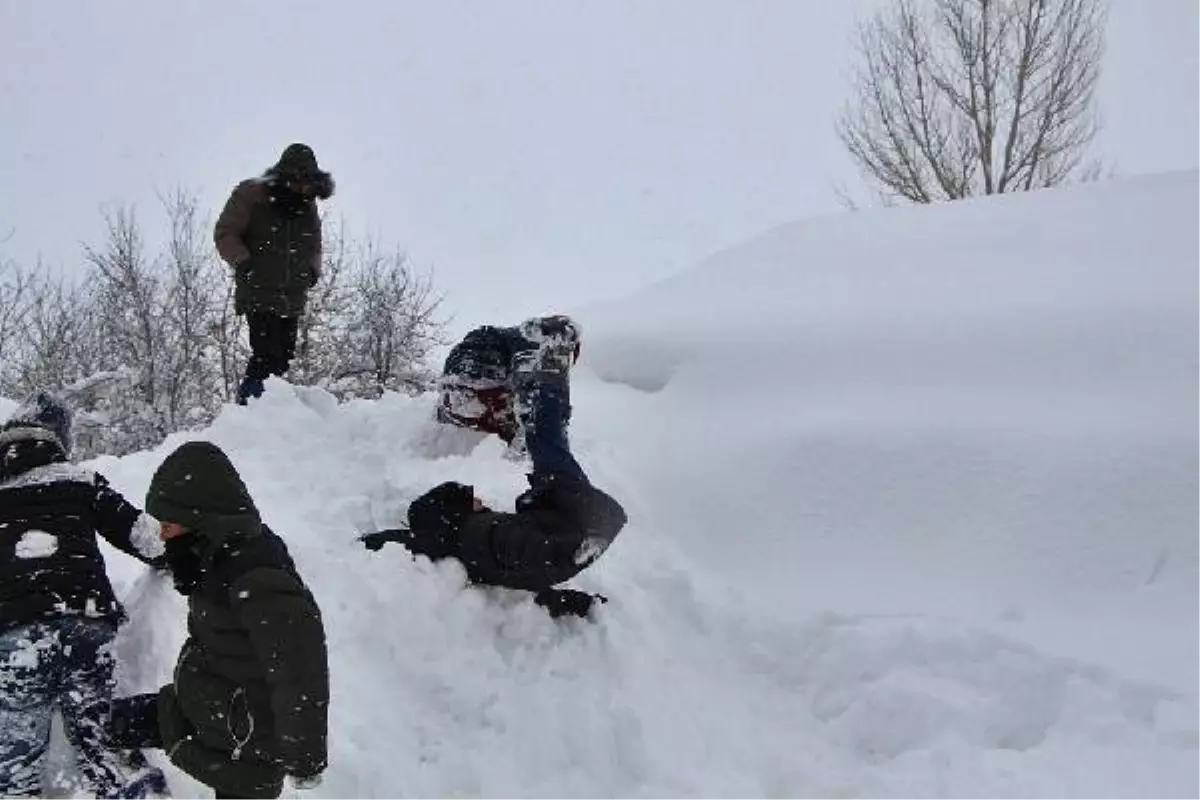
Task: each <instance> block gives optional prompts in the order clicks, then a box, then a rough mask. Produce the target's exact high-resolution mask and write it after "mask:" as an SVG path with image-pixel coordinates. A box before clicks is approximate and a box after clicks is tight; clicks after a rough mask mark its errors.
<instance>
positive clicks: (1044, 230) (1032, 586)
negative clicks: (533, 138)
mask: <svg viewBox="0 0 1200 800" xmlns="http://www.w3.org/2000/svg"><path fill="white" fill-rule="evenodd" d="M1196 185H1197V179H1196V176H1195V175H1194V174H1189V175H1185V176H1172V177H1165V178H1161V179H1156V180H1146V181H1135V182H1130V183H1120V184H1112V185H1105V186H1095V187H1087V188H1083V189H1078V190H1068V191H1061V192H1046V193H1040V194H1035V195H1030V196H1026V197H1010V198H1001V199H996V200H989V201H985V202H978V203H964V204H961V205H957V206H945V207H938V208H932V209H903V210H896V211H888V212H883V213H871V214H861V215H848V216H846V217H844V218H837V219H833V220H829V221H822V222H813V223H805V224H800V225H797V226H795V227H790V228H785V229H781V230H779V231H776V232H773V233H771V234H769V235H768V236H766V237H765V238H764V239H762V240H760V241H757V242H754V243H751V244H750V245H747V246H746V247H745V248H738V249H734V250H731V251H728V252H726V253H724V254H722V255H721V256H718V257H717V258H715V259H714V260H712V261H710V262H708V263H707V264H705V265H702V266H701V267H700V268H698V269H697V270H694V271H693V272H690V273H688V274H685V275H682V276H680V277H679V278H678V279H676V280H674V281H671V282H669V283H667V284H664V285H662V286H660V287H657V288H654V289H652V290H650V291H648V292H646V293H645V294H643V295H641V296H639V297H636V298H633V299H631V300H630V301H628V302H626V303H623V304H618V305H615V306H612V307H608V308H601V309H593V310H592V311H590V312H587V314H586V315H585V316H583V322H584V325H585V329H586V330H587V331H588V341H587V342H585V344H584V351H583V353H584V355H583V358H584V361H583V362H582V363H581V366H580V368H579V369H578V371H577V375H576V376H575V379H574V381H573V392H574V396H573V402H574V406H575V422H574V423H573V440H574V443H575V445H576V448H577V450H578V451H579V453H580V458H581V461H582V462H583V463H584V466H585V468H586V469H588V470H589V472H590V474H591V476H592V478H593V480H594V481H595V482H596V483H597V484H598V485H600V486H602V487H604V488H606V489H608V490H610V491H611V492H612V493H613V494H614V495H615V496H617V497H618V498H620V499H621V500H622V501H623V502H624V503H625V504H626V506H627V508H628V510H629V512H630V516H631V523H630V525H629V527H628V528H627V529H626V531H625V532H624V533H622V535H621V537H619V538H618V540H617V541H616V543H615V544H614V545H613V547H612V548H611V549H610V550H609V551H608V553H607V554H606V555H605V556H604V557H603V558H602V559H601V560H600V561H599V562H598V564H597V565H596V566H595V567H594V568H593V569H592V570H590V571H589V572H588V573H586V574H585V576H583V577H582V578H581V579H580V580H579V581H578V585H580V586H581V587H583V588H589V589H594V590H598V591H601V592H603V593H605V594H606V595H608V596H609V597H610V598H612V602H610V603H609V604H608V605H607V606H605V607H603V608H602V609H601V613H600V619H599V620H598V621H597V622H596V623H586V622H581V621H567V622H554V621H551V620H550V619H548V618H547V617H546V616H545V614H544V613H542V612H541V610H540V609H537V608H536V607H534V606H532V604H531V603H530V602H528V600H526V599H524V598H522V597H520V596H518V595H515V594H506V593H504V592H500V591H495V590H493V591H482V590H468V589H464V588H463V585H462V575H461V572H460V571H459V570H457V569H456V568H453V567H450V566H437V567H435V566H432V565H430V564H429V563H428V562H427V561H425V560H420V561H413V560H411V559H409V558H406V557H405V556H404V555H403V552H402V551H400V550H398V549H395V548H394V547H390V546H389V547H388V548H385V549H384V550H383V551H382V552H380V553H369V552H367V551H365V550H363V549H361V547H359V546H358V545H357V544H356V543H355V542H354V535H355V533H356V532H358V531H362V530H367V529H370V528H376V527H384V526H387V525H389V524H393V523H396V522H400V521H401V520H402V519H403V512H404V509H405V507H406V504H407V502H408V501H409V500H410V499H411V498H413V497H414V496H416V495H417V494H418V493H419V492H421V491H423V490H424V489H426V488H428V487H429V486H431V485H433V484H434V483H436V482H439V481H442V480H447V479H451V478H453V479H458V480H462V481H464V482H468V483H473V484H475V485H476V486H477V488H478V490H479V492H480V493H481V494H482V495H483V496H484V497H486V498H488V499H489V500H492V501H494V502H495V503H496V504H498V505H501V506H508V505H509V504H510V503H511V499H512V497H513V496H514V495H515V494H516V492H517V491H518V490H519V489H520V488H521V486H522V476H521V475H520V472H519V470H518V469H517V467H516V466H515V465H513V464H511V463H510V462H507V461H505V460H503V459H502V458H501V457H500V446H499V444H498V443H497V442H494V441H487V442H484V443H483V444H482V445H480V446H479V447H477V448H475V449H474V450H473V451H472V450H471V449H470V448H469V447H467V446H465V445H464V442H463V441H462V439H461V437H456V436H453V435H449V434H447V433H445V432H439V431H437V430H436V429H435V427H434V426H433V425H432V423H431V422H430V418H431V413H432V398H431V397H422V398H417V399H415V400H412V399H406V398H401V397H396V396H389V397H385V398H384V399H383V400H381V401H379V402H377V403H369V402H355V403H350V404H347V405H343V406H338V405H336V404H335V403H334V402H333V400H332V399H331V398H330V397H328V396H327V395H325V394H323V393H321V392H319V391H312V390H303V389H292V388H290V387H287V386H286V385H284V384H282V383H279V382H272V384H271V385H270V386H269V388H268V392H267V394H266V396H265V397H264V398H263V399H262V400H261V401H259V402H257V403H255V404H253V405H252V406H251V407H250V408H246V409H243V408H236V407H231V408H229V409H227V410H226V411H225V412H224V413H223V414H222V415H221V417H220V418H219V419H218V420H217V421H216V422H215V424H214V425H213V426H212V428H211V429H210V430H208V431H206V432H205V433H204V434H203V438H208V439H211V440H212V441H215V442H216V443H217V444H219V445H221V446H222V447H223V448H225V449H226V450H227V451H228V452H229V454H230V456H231V458H232V459H233V462H234V464H235V465H237V467H238V468H239V469H240V470H241V472H242V474H243V477H244V478H245V480H246V482H247V484H248V486H249V487H250V490H251V492H252V493H253V494H254V497H255V500H256V502H257V504H258V505H259V507H260V509H261V511H262V512H263V515H264V517H265V519H266V521H267V522H268V523H269V524H270V525H271V526H272V527H273V528H274V529H275V530H276V531H278V532H279V533H280V534H281V535H282V536H283V537H284V538H285V539H286V540H287V542H288V544H289V547H290V548H291V549H292V552H293V555H294V556H295V558H296V560H297V563H298V565H299V567H300V570H301V571H302V573H303V574H304V575H305V577H306V579H307V580H308V582H309V584H310V586H311V587H312V588H313V590H314V592H315V594H316V595H317V598H318V599H319V601H320V602H321V604H322V608H323V610H324V614H325V619H326V625H327V629H328V632H329V645H330V652H331V660H332V661H331V669H332V680H333V686H332V689H333V697H332V705H331V725H332V729H331V737H330V741H331V761H330V768H329V772H328V774H327V776H326V782H325V784H324V785H323V786H322V787H321V789H320V790H319V791H318V792H317V794H320V795H321V796H331V797H332V796H338V797H348V796H366V797H375V796H416V795H420V796H444V795H488V796H495V795H504V796H550V795H555V796H563V795H566V796H579V795H589V796H603V795H622V796H624V795H686V796H697V795H702V796H717V795H738V796H768V795H769V796H775V795H819V796H835V795H836V796H845V795H869V796H883V795H886V796H980V795H986V796H1106V797H1107V796H1146V797H1149V796H1155V797H1160V796H1195V795H1196V794H1197V793H1198V792H1200V786H1198V785H1197V773H1196V763H1197V747H1198V739H1200V736H1198V733H1197V723H1196V715H1197V699H1196V677H1197V674H1196V673H1197V668H1196V650H1197V647H1196V635H1197V619H1196V591H1197V569H1196V472H1197V465H1196V439H1197V437H1196V419H1195V414H1196V336H1195V331H1196V325H1195V313H1196V312H1195V298H1196V275H1195V267H1196V262H1197V258H1196V250H1195V248H1196V238H1195V222H1196V219H1197V216H1198V215H1197V208H1196ZM593 373H595V374H593ZM597 375H598V376H599V378H600V379H598V378H597ZM185 438H190V437H173V438H172V439H171V440H170V441H168V442H167V443H166V444H164V446H163V447H161V448H159V449H158V450H156V451H155V452H153V453H141V454H136V455H133V456H129V457H126V458H123V459H119V460H118V459H108V458H105V459H99V460H97V462H95V464H94V465H93V466H95V467H96V468H98V469H99V470H100V471H101V472H103V473H104V474H106V475H107V476H108V477H110V478H111V479H112V481H113V483H114V484H115V485H116V486H117V487H118V488H119V489H121V490H122V491H124V492H126V493H127V494H128V495H129V496H130V497H131V498H133V499H136V500H139V501H140V500H141V498H142V497H143V496H144V491H145V488H146V486H147V484H148V482H149V478H150V475H151V473H152V471H153V469H154V468H155V467H156V466H157V464H158V463H159V462H160V461H161V459H162V457H163V455H164V454H165V453H166V452H167V451H168V450H169V449H171V448H173V447H174V446H175V445H177V444H179V442H181V441H183V440H184V439H185ZM448 453H458V454H457V455H446V454H448ZM110 561H111V563H112V564H113V565H114V567H115V568H116V569H118V570H120V571H121V573H122V574H123V575H124V576H125V581H124V585H123V587H122V588H123V590H125V591H126V592H127V593H128V594H127V597H128V599H129V606H130V609H131V612H132V619H131V622H130V624H129V625H128V626H127V627H126V628H125V632H124V634H123V641H122V643H121V655H122V658H123V660H124V664H125V680H126V683H127V689H128V690H130V691H134V690H149V689H153V688H156V687H157V686H158V685H159V684H160V683H161V682H163V681H165V680H168V679H169V676H170V669H171V666H172V665H173V659H174V656H175V654H176V652H177V650H178V646H179V644H180V642H181V640H182V638H183V637H184V630H183V625H182V620H183V605H182V602H181V600H180V599H179V598H177V597H176V596H174V594H173V592H172V591H171V590H170V588H169V586H167V585H165V583H164V582H162V581H161V580H157V579H153V578H141V577H138V576H139V575H140V574H141V573H140V567H136V566H132V562H130V561H129V560H127V559H125V558H124V557H123V556H118V555H116V554H114V555H113V556H111V558H110ZM173 778H174V779H175V780H176V788H177V791H180V793H184V792H186V791H196V790H197V788H198V787H195V786H194V785H193V784H190V783H189V782H188V781H186V780H185V779H183V778H181V777H180V776H178V775H177V774H173Z"/></svg>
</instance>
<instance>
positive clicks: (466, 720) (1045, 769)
mask: <svg viewBox="0 0 1200 800" xmlns="http://www.w3.org/2000/svg"><path fill="white" fill-rule="evenodd" d="M600 388H602V385H601V384H597V383H593V382H590V381H588V380H586V379H585V380H581V381H579V382H578V391H577V395H578V396H579V401H578V403H577V407H578V408H580V410H579V412H578V413H579V414H581V415H582V414H586V413H588V412H589V410H591V411H594V409H589V408H588V406H589V405H590V404H589V403H588V401H587V397H588V396H589V394H593V393H594V392H598V390H599V389H600ZM431 412H432V398H430V397H425V398H418V399H416V400H410V399H406V398H401V397H396V396H388V397H385V398H384V399H383V400H381V401H380V402H378V403H365V402H364V403H351V404H347V405H344V406H334V405H333V404H332V403H329V402H327V398H326V397H324V396H322V395H321V394H320V393H317V392H312V391H310V390H293V389H292V388H291V387H288V386H286V385H285V384H282V383H279V382H273V383H272V385H271V386H270V388H269V391H268V393H267V395H265V396H264V398H263V399H262V401H261V402H260V403H258V404H256V405H255V406H254V407H251V408H249V409H241V408H230V409H228V410H227V411H226V412H225V413H223V414H222V415H221V417H220V418H219V419H218V420H217V421H216V423H215V424H214V425H213V427H212V428H211V429H210V430H209V431H207V432H206V433H205V438H208V439H211V440H212V441H215V442H217V443H218V444H219V445H221V446H222V447H223V448H225V449H227V450H228V452H229V453H230V456H231V458H232V459H233V461H234V463H235V464H236V465H237V466H238V468H239V469H240V470H241V471H242V473H243V476H244V477H245V479H246V482H247V484H248V486H249V487H250V489H251V492H252V493H253V494H254V497H255V499H256V502H257V503H258V505H259V507H260V508H261V510H262V512H263V514H264V517H265V519H266V520H267V522H268V523H269V524H271V525H272V526H273V527H274V528H275V529H276V530H277V531H279V532H280V534H281V535H282V536H284V537H285V538H286V539H287V541H288V544H289V547H290V548H291V549H292V552H293V555H294V556H295V558H296V561H297V564H298V565H299V568H300V570H301V571H302V573H303V574H304V575H305V577H306V579H307V580H308V582H309V584H310V586H311V587H312V588H313V590H314V592H315V594H316V596H317V598H318V600H319V601H320V603H321V606H322V609H323V612H324V614H325V620H326V626H327V630H328V635H329V647H330V654H331V672H332V696H333V700H332V705H331V728H332V732H331V761H330V763H331V766H330V769H329V773H328V775H327V780H326V782H325V784H324V785H323V786H322V789H321V793H322V795H323V796H336V797H350V796H361V797H379V796H396V795H419V796H448V795H472V796H478V795H487V796H518V795H519V796H597V795H614V796H646V795H651V796H665V795H671V796H714V795H747V796H778V795H789V796H790V795H799V794H818V795H846V794H856V795H907V794H913V795H950V796H961V795H964V794H975V793H979V792H980V791H983V792H984V793H986V794H997V795H1012V796H1029V795H1043V794H1050V795H1059V794H1062V795H1091V796H1096V795H1105V796H1108V795H1127V794H1134V795H1136V794H1162V795H1177V794H1181V793H1184V794H1186V793H1187V790H1188V787H1190V786H1191V785H1192V781H1193V779H1194V763H1195V757H1196V738H1197V734H1196V726H1195V724H1194V720H1192V719H1189V715H1190V714H1191V712H1192V710H1193V706H1192V705H1191V703H1192V701H1191V700H1190V699H1188V698H1187V697H1184V696H1181V695H1179V694H1177V693H1175V692H1172V691H1171V690H1169V689H1166V688H1163V687H1160V686H1154V685H1150V684H1143V683H1139V682H1136V681H1129V680H1126V679H1123V678H1120V677H1117V676H1115V675H1113V674H1111V673H1109V672H1107V671H1105V670H1103V669H1100V668H1096V667H1094V666H1088V665H1085V664H1082V663H1076V662H1073V661H1069V660H1064V659H1060V658H1056V657H1053V656H1050V655H1047V654H1045V653H1042V652H1039V651H1037V650H1035V649H1033V648H1030V647H1028V646H1026V645H1022V644H1019V643H1017V642H1014V641H1012V640H1009V639H1006V638H1004V637H1000V636H997V635H995V634H992V633H988V632H985V631H980V630H977V629H973V628H971V627H969V626H966V625H964V624H963V623H961V622H960V621H957V620H951V619H946V620H939V619H934V618H929V617H911V618H902V617H892V618H888V617H868V616H857V617H855V616H843V615H838V614H834V613H828V612H821V611H818V610H817V609H816V608H815V607H814V608H813V609H808V610H806V609H804V608H791V609H786V610H780V609H775V610H771V609H764V608H761V607H759V606H758V605H757V604H756V603H755V602H754V598H753V597H747V596H746V595H745V594H744V593H743V592H740V591H737V590H734V589H732V588H730V587H729V586H727V585H725V584H724V583H723V582H722V581H721V580H720V576H718V575H714V574H711V573H708V572H707V571H706V570H704V569H703V568H701V567H699V566H697V565H695V564H692V563H690V562H689V558H688V556H687V555H686V554H685V553H684V552H682V551H681V550H680V549H678V548H677V547H676V546H675V544H674V542H673V541H672V538H671V536H670V535H668V534H667V532H666V531H664V530H661V529H659V528H658V527H657V526H656V524H655V523H653V522H651V521H650V520H649V519H648V517H647V516H645V515H643V514H641V513H639V511H638V502H637V499H636V498H637V497H638V495H637V492H635V491H633V487H631V486H629V485H626V484H625V483H623V481H622V479H621V476H620V475H619V474H617V473H615V472H609V471H608V469H610V468H611V462H610V461H608V458H609V457H610V456H608V455H606V453H605V451H606V449H607V446H606V444H605V443H603V442H599V441H597V440H594V439H592V438H591V437H590V436H589V435H587V434H580V435H577V436H576V439H577V444H578V449H579V450H580V452H581V457H582V459H583V461H584V463H585V464H586V465H588V466H589V467H590V468H591V472H592V477H593V479H594V480H595V481H596V482H597V483H598V484H600V485H603V486H606V487H608V488H610V489H611V490H612V491H613V492H614V493H616V494H617V495H618V496H621V497H628V498H630V499H631V502H630V507H631V513H632V516H633V521H632V522H631V525H630V527H629V529H628V530H627V531H626V532H625V533H623V534H622V536H621V537H620V538H619V539H618V540H617V542H616V543H615V544H614V546H613V547H612V548H611V549H610V550H609V552H608V553H607V554H606V556H605V557H604V559H602V560H601V561H600V562H599V563H598V564H597V565H596V567H595V568H594V570H593V571H591V572H589V573H587V574H586V575H585V576H583V577H582V579H581V580H580V581H579V585H581V586H583V587H585V588H589V589H594V590H598V591H602V592H604V593H605V594H607V595H608V596H609V597H611V598H612V601H611V602H610V603H609V604H608V605H606V606H604V607H603V609H602V610H601V614H600V617H599V619H598V621H597V622H595V623H588V622H583V621H576V620H571V621H560V622H555V621H552V620H550V619H549V618H548V617H547V616H546V615H545V614H544V613H543V612H542V611H541V610H540V609H538V608H536V607H535V606H533V605H532V603H531V602H530V601H529V599H528V598H527V596H524V595H521V594H519V593H511V592H505V591H502V590H481V589H467V588H465V587H464V578H463V574H462V572H461V570H460V569H458V568H457V567H455V566H453V565H433V564H430V563H429V562H428V561H426V560H424V559H419V560H414V559H412V558H409V557H407V556H406V555H405V553H404V552H403V551H401V550H399V549H396V548H394V547H391V546H389V547H388V548H385V549H384V550H383V551H381V552H379V553H369V552H367V551H366V550H363V549H362V548H361V547H360V546H359V545H358V544H357V543H356V542H354V541H353V537H354V535H355V533H356V532H357V531H359V530H366V529H369V528H373V527H377V526H385V525H388V524H392V523H396V522H399V521H401V520H402V513H403V508H404V506H405V504H406V503H407V501H408V500H409V499H410V498H412V497H413V496H415V494H416V493H417V492H419V491H422V490H423V489H424V488H426V487H428V486H430V485H432V484H434V483H436V482H438V481H441V480H444V479H448V478H451V477H459V478H463V479H465V480H468V481H470V482H473V483H474V484H475V485H476V486H477V487H478V488H479V490H480V491H481V493H483V494H484V495H485V496H487V497H489V498H493V499H494V500H495V501H497V503H498V504H500V505H505V503H504V501H505V500H508V501H509V504H510V503H511V498H512V497H513V496H514V495H515V493H516V491H517V490H518V489H519V488H520V486H521V482H522V481H521V476H520V474H519V471H518V470H517V468H516V466H515V465H513V464H512V463H510V462H508V461H506V460H504V458H503V457H502V449H501V447H500V446H499V444H498V443H496V442H492V441H486V442H484V443H482V444H479V445H478V446H477V447H476V448H475V449H474V450H473V451H472V452H471V453H469V454H467V455H462V454H451V455H445V456H442V457H433V456H434V454H433V453H432V452H431V449H430V448H429V447H428V441H429V439H430V438H431V436H430V433H431V428H430V427H429V426H430V425H431V423H430V422H429V420H430V416H431ZM183 438H184V437H176V438H175V439H173V440H172V441H170V442H168V443H167V445H165V446H164V447H163V448H160V449H159V450H158V451H157V452H155V453H145V454H137V455H133V456H129V457H126V458H123V459H120V460H114V459H101V460H100V462H98V463H96V464H95V466H96V467H97V468H100V469H101V470H102V471H104V472H105V473H106V474H107V475H109V476H110V477H111V478H112V479H113V480H114V482H115V483H116V484H117V485H118V486H120V487H121V488H122V489H123V490H125V491H128V492H129V494H130V496H131V497H139V496H140V493H141V492H143V491H144V488H145V485H146V484H147V483H148V480H149V476H150V474H151V472H152V470H153V468H154V467H155V466H156V465H157V463H158V461H159V460H160V459H161V457H162V456H163V455H164V454H165V452H166V451H167V450H168V449H169V448H170V447H172V446H174V445H176V444H178V443H179V441H182V439H183ZM413 443H425V444H424V447H425V448H426V449H425V450H423V451H422V452H413V450H412V449H411V448H412V446H413ZM117 558H118V557H117V556H114V557H113V558H112V560H113V561H114V566H115V565H116V564H115V562H116V560H117ZM128 563H130V562H127V561H125V560H122V561H121V564H120V568H124V567H126V566H127V565H128ZM126 574H127V576H128V578H129V580H128V583H127V585H126V597H127V602H128V603H129V606H130V611H131V618H132V619H131V622H130V623H129V624H128V625H127V626H126V627H125V628H124V629H123V634H122V638H121V642H120V649H119V653H120V655H121V659H122V663H123V675H122V678H123V685H124V690H125V691H130V692H132V691H150V690H153V689H155V688H157V686H158V685H160V684H161V683H163V682H165V681H168V680H169V679H170V672H171V667H172V666H173V663H174V657H175V655H176V653H177V652H178V648H179V646H180V645H181V644H182V639H183V637H184V635H185V634H184V630H183V619H184V613H185V611H184V606H183V603H182V601H181V599H180V598H178V597H176V596H175V595H174V594H173V592H172V591H171V589H170V587H169V583H168V582H167V581H166V580H165V579H162V578H158V577H156V576H153V575H144V576H142V577H138V575H139V574H140V573H139V572H138V571H137V570H136V569H131V570H130V571H128V572H127V573H126ZM781 611H786V613H781ZM1114 760H1116V761H1117V762H1119V763H1122V764H1129V763H1132V764H1134V766H1133V767H1118V766H1116V765H1115V762H1114ZM172 777H173V779H174V781H175V786H176V788H177V791H180V789H181V788H183V789H186V790H188V791H191V792H198V791H201V787H199V786H197V785H195V784H193V783H191V782H190V781H188V780H187V779H186V777H184V776H181V775H179V774H177V773H174V772H173V771H172Z"/></svg>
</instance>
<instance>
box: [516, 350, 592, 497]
mask: <svg viewBox="0 0 1200 800" xmlns="http://www.w3.org/2000/svg"><path fill="white" fill-rule="evenodd" d="M514 383H515V390H516V393H517V407H518V413H519V415H520V417H521V424H522V426H523V427H524V429H525V447H526V448H527V449H528V450H529V458H530V460H531V461H532V462H533V474H534V476H535V477H536V476H538V475H549V474H552V473H553V474H558V475H562V476H564V477H568V478H571V479H573V480H577V481H580V482H581V483H585V484H586V483H588V479H587V475H585V474H584V472H583V468H582V467H580V466H579V462H578V461H576V460H575V456H574V455H572V454H571V447H570V444H569V442H568V441H567V420H568V419H569V418H570V415H571V391H570V384H569V383H568V382H567V376H566V375H564V374H561V373H557V372H550V371H543V370H536V371H531V372H528V373H518V374H517V375H516V376H514Z"/></svg>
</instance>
